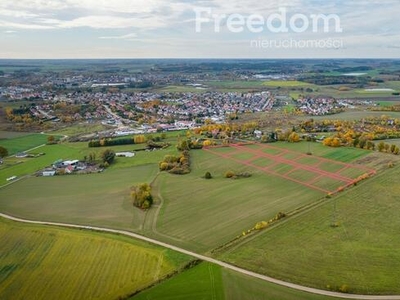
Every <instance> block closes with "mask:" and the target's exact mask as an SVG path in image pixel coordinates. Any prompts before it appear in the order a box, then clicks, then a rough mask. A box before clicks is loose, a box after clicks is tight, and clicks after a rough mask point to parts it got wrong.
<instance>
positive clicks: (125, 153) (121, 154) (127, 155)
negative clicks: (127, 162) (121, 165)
mask: <svg viewBox="0 0 400 300" xmlns="http://www.w3.org/2000/svg"><path fill="white" fill-rule="evenodd" d="M115 155H116V156H117V157H134V156H135V153H133V152H118V153H115Z"/></svg>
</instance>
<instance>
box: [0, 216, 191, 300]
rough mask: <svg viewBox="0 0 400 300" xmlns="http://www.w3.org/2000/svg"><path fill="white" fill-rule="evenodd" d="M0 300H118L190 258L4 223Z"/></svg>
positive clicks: (89, 235)
mask: <svg viewBox="0 0 400 300" xmlns="http://www.w3.org/2000/svg"><path fill="white" fill-rule="evenodd" d="M0 239H1V243H2V244H1V252H0V298H1V299H33V300H34V299H85V300H86V299H117V298H118V299H119V298H120V297H127V296H129V295H132V294H133V293H134V292H136V291H139V290H141V289H143V288H145V287H147V286H149V285H151V284H153V283H154V282H156V281H157V280H160V279H162V278H163V277H165V276H166V275H168V274H171V273H173V272H175V271H176V270H177V269H180V268H182V267H183V266H184V265H185V264H186V263H187V262H188V261H189V260H190V258H189V257H187V256H184V255H181V254H178V253H176V252H173V251H171V250H167V249H162V248H160V247H155V246H152V245H149V244H146V243H143V242H139V241H135V240H133V239H130V238H125V237H121V236H113V235H110V234H100V233H95V232H85V231H80V230H72V229H60V228H54V227H48V226H39V225H30V224H29V225H27V224H22V223H16V222H11V221H7V220H5V219H0Z"/></svg>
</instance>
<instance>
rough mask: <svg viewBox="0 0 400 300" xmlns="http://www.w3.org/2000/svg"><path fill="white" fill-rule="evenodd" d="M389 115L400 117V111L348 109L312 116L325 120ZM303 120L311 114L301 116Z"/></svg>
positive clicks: (346, 119) (345, 119) (317, 119)
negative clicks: (333, 113) (338, 112)
mask: <svg viewBox="0 0 400 300" xmlns="http://www.w3.org/2000/svg"><path fill="white" fill-rule="evenodd" d="M383 115H385V116H389V117H392V118H400V112H391V111H369V110H365V111H347V112H343V113H340V114H335V115H329V116H313V117H312V118H313V119H314V120H316V121H323V120H344V121H351V120H362V119H364V118H369V117H376V118H380V117H381V116H383ZM300 119H301V120H308V119H310V116H305V117H300Z"/></svg>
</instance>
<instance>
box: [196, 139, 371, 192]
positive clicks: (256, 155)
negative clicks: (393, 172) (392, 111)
mask: <svg viewBox="0 0 400 300" xmlns="http://www.w3.org/2000/svg"><path fill="white" fill-rule="evenodd" d="M249 145H253V146H257V147H259V149H253V148H251V147H246V146H249ZM221 148H232V149H234V151H232V152H229V153H221V152H218V150H217V149H221ZM203 149H204V150H205V151H208V152H210V153H212V154H214V155H218V156H220V157H223V158H225V159H229V160H233V161H235V162H237V163H239V164H242V165H246V166H249V167H252V168H255V169H258V170H261V171H263V172H265V173H268V174H271V175H274V176H277V177H281V178H283V179H286V180H290V181H292V182H296V183H298V184H301V185H304V186H306V187H308V188H311V189H313V190H316V191H320V192H323V193H326V194H335V193H337V192H340V191H342V190H343V189H345V188H348V187H350V186H352V185H354V184H356V183H357V178H352V177H349V176H345V175H343V174H342V172H343V171H346V170H348V169H354V170H357V171H359V172H361V173H362V174H360V175H359V176H361V175H366V176H368V177H370V176H373V175H375V174H376V170H374V169H372V168H368V167H364V166H359V165H355V164H350V163H345V162H341V161H336V160H333V159H328V158H324V157H319V156H312V155H306V154H302V153H299V152H295V151H291V150H288V149H282V148H279V147H273V146H270V145H265V144H256V143H252V144H248V143H244V144H242V143H239V144H230V145H229V146H211V147H205V148H203ZM268 150H273V151H274V152H277V153H275V154H271V153H268V152H267V151H268ZM244 153H250V154H252V155H253V156H252V157H251V158H250V159H240V158H235V157H234V156H235V155H240V154H244ZM285 155H291V156H293V157H294V158H285V157H284V156H285ZM310 158H312V159H313V160H315V161H316V162H315V163H314V164H306V163H301V162H299V161H298V160H300V159H310ZM258 159H265V160H267V161H272V164H270V165H267V166H259V165H256V164H255V163H254V161H256V160H258ZM324 163H329V164H331V165H336V166H338V167H340V169H338V170H337V171H333V172H330V171H327V170H324V169H322V167H321V166H322V165H323V164H324ZM278 165H284V166H286V167H290V170H288V171H285V172H283V173H279V172H277V171H276V170H274V167H277V166H278ZM296 171H306V172H309V173H310V174H312V175H314V176H315V177H314V178H311V179H308V180H299V179H297V178H294V177H292V176H290V175H291V174H292V173H294V172H296ZM320 179H329V180H333V181H336V182H338V183H339V182H340V186H339V187H338V188H336V189H332V188H330V189H327V188H323V187H320V186H318V185H316V183H317V182H318V180H320Z"/></svg>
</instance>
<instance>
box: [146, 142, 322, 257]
mask: <svg viewBox="0 0 400 300" xmlns="http://www.w3.org/2000/svg"><path fill="white" fill-rule="evenodd" d="M222 150H224V149H222ZM191 155H192V172H191V173H190V174H188V175H185V176H181V177H177V176H174V175H170V174H164V173H163V174H161V175H160V176H159V177H158V179H157V180H156V182H155V185H154V189H155V190H159V192H158V193H160V194H161V195H162V197H163V200H164V202H163V205H162V209H161V211H160V215H159V216H158V219H157V230H158V232H160V233H162V234H164V235H168V236H171V237H172V238H174V240H175V243H179V242H181V245H183V246H185V247H188V248H190V249H193V250H196V251H207V250H210V249H212V248H215V247H217V246H219V245H221V244H223V243H225V242H228V241H230V240H231V239H233V238H234V237H236V236H237V235H240V234H241V233H242V231H244V230H247V229H250V228H252V227H253V226H254V225H255V224H256V223H257V222H259V221H262V220H269V219H270V218H272V217H274V216H275V215H276V214H277V213H278V212H280V211H283V212H288V211H291V210H293V209H296V208H297V207H299V206H302V205H305V204H309V203H312V202H314V201H316V200H318V199H319V198H321V197H323V196H324V193H323V192H319V191H315V190H312V189H309V188H307V187H304V186H302V185H300V184H297V183H292V182H290V183H289V184H288V182H287V180H285V179H283V178H279V177H274V176H272V175H268V174H266V173H265V172H262V171H259V170H256V169H254V168H250V167H245V166H243V165H242V164H239V163H235V162H233V161H231V160H228V159H222V158H221V157H219V156H217V155H214V154H211V153H208V152H206V151H203V150H199V151H192V152H191ZM229 170H232V171H234V172H246V171H247V172H250V173H252V175H253V176H252V177H251V178H245V179H237V180H232V179H227V178H224V174H225V172H227V171H229ZM207 171H208V172H211V174H212V176H213V179H211V180H205V179H203V178H202V177H203V176H204V174H205V172H207Z"/></svg>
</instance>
